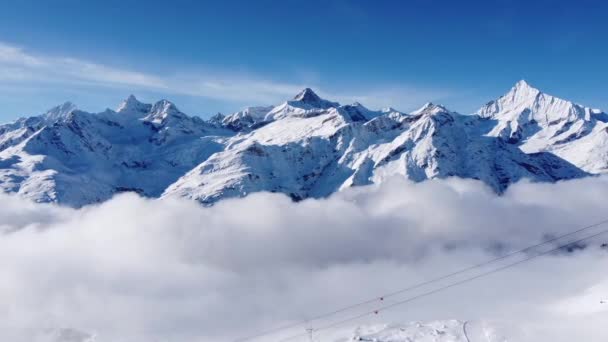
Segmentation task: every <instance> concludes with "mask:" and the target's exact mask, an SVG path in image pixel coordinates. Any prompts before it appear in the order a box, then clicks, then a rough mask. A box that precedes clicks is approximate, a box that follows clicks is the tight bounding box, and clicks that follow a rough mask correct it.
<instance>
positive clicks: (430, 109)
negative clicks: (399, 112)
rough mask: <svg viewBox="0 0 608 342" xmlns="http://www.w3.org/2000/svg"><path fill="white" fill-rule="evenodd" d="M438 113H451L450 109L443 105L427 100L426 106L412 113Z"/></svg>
mask: <svg viewBox="0 0 608 342" xmlns="http://www.w3.org/2000/svg"><path fill="white" fill-rule="evenodd" d="M437 113H450V111H449V110H448V109H447V108H445V107H444V106H442V105H438V104H434V103H432V102H427V103H425V104H424V106H422V107H420V108H419V109H417V110H415V111H413V112H412V113H411V114H412V115H420V114H437Z"/></svg>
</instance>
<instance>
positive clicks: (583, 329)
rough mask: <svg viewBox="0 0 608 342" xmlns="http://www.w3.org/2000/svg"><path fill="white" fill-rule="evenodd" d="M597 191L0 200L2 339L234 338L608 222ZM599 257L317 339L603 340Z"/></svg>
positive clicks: (605, 283)
mask: <svg viewBox="0 0 608 342" xmlns="http://www.w3.org/2000/svg"><path fill="white" fill-rule="evenodd" d="M607 192H608V179H607V178H588V179H583V180H576V181H570V182H562V183H557V184H553V185H552V184H529V183H520V184H516V185H514V186H512V187H511V188H510V189H509V190H508V191H507V192H506V193H505V194H504V195H503V196H501V197H497V196H496V195H495V194H494V193H493V192H492V191H491V190H489V189H487V188H486V187H485V186H484V185H483V184H481V183H479V182H475V181H465V180H460V179H449V180H440V181H429V182H424V183H420V184H414V183H409V182H406V181H402V180H397V179H395V180H393V181H391V182H388V183H385V184H383V185H381V186H369V187H363V188H355V189H352V190H349V191H346V192H343V193H339V194H336V195H334V196H332V197H331V198H329V199H324V200H306V201H303V202H301V203H297V204H294V203H292V202H291V201H290V200H289V199H288V198H286V197H284V196H282V195H277V194H266V193H261V194H253V195H251V196H249V197H247V198H244V199H233V200H225V201H223V202H220V203H219V204H217V205H216V206H214V207H212V208H203V207H200V206H199V205H197V204H195V203H192V202H187V201H181V200H147V199H142V198H139V197H137V196H135V195H130V194H125V195H121V196H118V197H116V198H114V199H112V200H110V201H108V202H106V203H103V204H101V205H97V206H91V207H85V208H82V209H78V210H74V209H68V208H61V207H57V206H54V205H41V204H32V203H29V202H26V201H23V200H20V199H18V198H16V197H13V196H8V195H2V196H0V203H1V205H0V231H2V232H3V233H2V235H0V279H2V282H0V315H1V316H2V317H4V319H3V320H1V321H0V339H1V340H11V341H32V340H36V339H39V340H42V339H44V338H46V339H47V340H48V339H49V338H57V336H59V335H63V336H64V337H65V336H68V335H69V336H72V337H73V336H75V335H78V334H79V331H82V332H86V333H87V334H91V335H95V336H96V340H97V341H230V340H233V339H234V338H236V337H239V336H244V335H248V334H251V333H255V332H257V331H260V330H265V329H267V328H269V327H274V326H277V325H279V326H280V325H282V324H288V323H291V322H294V321H299V320H305V319H308V318H310V317H312V316H315V315H317V314H319V313H323V312H327V311H331V310H332V309H335V308H338V307H341V306H343V305H346V304H350V303H353V302H358V301H360V300H362V299H368V298H373V297H374V296H376V295H379V294H382V293H386V292H391V291H393V290H395V289H399V288H403V287H406V286H408V285H410V284H415V283H417V282H419V281H423V280H425V279H430V278H433V277H436V276H439V275H442V274H445V273H450V272H452V271H454V270H457V269H460V268H463V267H466V266H469V265H472V264H476V263H479V262H481V261H484V260H487V259H490V258H492V257H493V256H496V255H497V253H501V252H504V251H507V250H513V249H517V248H522V247H525V246H527V245H530V244H534V243H537V242H539V241H541V240H542V239H544V238H546V237H547V236H548V235H555V234H560V233H565V232H568V231H571V230H574V229H576V228H580V227H581V226H583V225H587V224H591V223H594V222H597V221H600V220H603V219H606V218H607V217H605V216H606V213H607V212H608V210H607V209H608V203H607V202H606V201H605V200H604V198H605V194H606V193H607ZM604 228H606V227H604ZM598 229H599V228H598ZM606 240H608V238H606ZM601 241H603V240H597V241H595V243H594V246H595V245H598V244H599V242H601ZM607 261H608V255H607V254H606V252H605V251H604V250H602V249H600V248H599V247H593V248H588V249H586V250H584V251H580V252H577V253H572V254H565V253H559V254H555V255H551V256H547V257H543V258H541V259H539V260H537V261H534V262H532V263H529V264H524V265H522V266H521V267H517V268H514V269H512V270H509V271H505V272H502V273H499V274H495V275H493V276H491V277H488V278H484V279H480V280H477V281H475V282H472V283H469V284H467V285H463V286H462V287H458V288H453V289H450V290H448V291H445V292H442V293H439V294H437V295H433V296H430V297H427V298H424V299H420V300H419V301H415V302H412V303H410V304H408V305H405V306H403V307H400V308H395V309H394V310H390V311H386V312H382V313H381V314H380V315H377V316H374V317H371V318H365V319H362V320H358V321H354V322H352V323H349V324H347V325H346V326H343V327H340V328H339V329H337V330H335V329H330V330H327V331H324V332H323V334H324V335H323V336H324V337H325V338H326V339H328V338H330V337H331V336H335V335H336V334H338V335H340V334H344V332H343V330H342V329H345V330H346V331H352V329H353V326H356V325H359V324H370V323H375V322H407V321H411V320H439V319H461V320H469V319H472V320H474V319H484V320H488V321H493V322H499V323H496V325H497V326H498V327H501V328H502V329H505V330H506V332H507V333H508V334H511V335H512V336H516V337H514V338H513V340H522V341H524V340H530V341H532V340H533V339H534V338H538V336H543V338H544V337H547V336H550V335H551V334H553V335H555V336H551V339H546V340H552V341H567V340H568V339H567V338H572V336H575V337H576V339H577V340H585V341H604V340H605V338H606V337H608V336H607V335H606V334H607V333H606V331H605V329H603V328H601V327H602V326H603V323H602V322H605V320H606V318H608V307H602V306H601V305H600V304H599V301H600V300H601V299H608V298H599V297H601V296H602V295H603V296H608V293H606V291H608V275H607V274H606V272H605V269H606V268H605V265H606V262H607ZM424 290H428V289H420V292H424ZM413 294H415V293H406V294H403V295H402V296H397V297H396V298H391V301H398V300H401V299H404V298H407V297H408V296H409V295H413ZM388 303H389V301H387V304H388ZM375 306H377V303H374V304H372V305H370V306H367V307H361V308H358V310H359V311H352V312H346V313H344V314H343V315H342V316H340V315H338V316H337V317H332V318H331V319H330V320H323V321H315V322H313V323H312V324H315V325H317V326H322V325H323V324H327V323H330V322H331V321H332V320H334V321H335V320H339V319H341V318H344V317H347V316H349V315H352V314H357V313H358V312H362V311H366V310H370V309H372V308H374V307H375ZM503 327H509V328H508V329H507V328H503ZM61 329H64V330H61ZM70 329H73V330H70ZM302 329H303V328H301V327H299V328H296V329H292V330H289V331H286V332H285V333H286V334H288V335H289V334H293V333H300V332H302V331H303V330H302ZM602 334H603V335H602ZM86 336H87V335H82V336H81V337H79V338H80V340H84V339H85V337H86ZM342 336H348V335H347V334H346V335H342ZM276 338H278V336H274V337H266V338H263V339H261V341H274V340H276Z"/></svg>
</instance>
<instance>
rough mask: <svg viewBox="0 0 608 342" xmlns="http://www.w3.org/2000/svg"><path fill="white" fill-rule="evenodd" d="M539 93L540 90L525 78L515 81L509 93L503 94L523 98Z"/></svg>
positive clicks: (513, 97)
mask: <svg viewBox="0 0 608 342" xmlns="http://www.w3.org/2000/svg"><path fill="white" fill-rule="evenodd" d="M539 94H541V91H540V90H538V89H537V88H534V87H533V86H531V85H530V84H529V83H528V82H526V81H525V80H520V81H519V82H517V83H515V85H514V86H513V88H511V90H510V91H509V93H507V95H505V96H506V97H509V98H512V99H524V98H531V97H536V96H538V95H539Z"/></svg>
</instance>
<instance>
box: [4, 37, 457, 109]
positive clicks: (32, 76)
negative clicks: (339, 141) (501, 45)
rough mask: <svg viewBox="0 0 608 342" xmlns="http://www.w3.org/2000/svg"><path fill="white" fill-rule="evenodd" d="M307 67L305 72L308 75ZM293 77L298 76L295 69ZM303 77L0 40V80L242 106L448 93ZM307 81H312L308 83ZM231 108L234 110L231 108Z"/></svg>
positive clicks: (376, 103)
mask: <svg viewBox="0 0 608 342" xmlns="http://www.w3.org/2000/svg"><path fill="white" fill-rule="evenodd" d="M310 73H311V72H310V71H307V72H306V73H305V74H306V75H309V74H310ZM294 75H295V76H296V77H299V76H302V75H301V73H299V72H297V71H295V72H294ZM313 78H314V80H312V81H311V78H310V76H307V77H303V78H302V81H300V82H284V81H277V80H274V79H272V78H270V77H264V76H261V75H258V74H255V73H250V72H241V71H239V72H235V71H226V70H224V71H218V70H216V69H209V70H204V71H196V72H193V71H192V70H174V72H172V73H168V74H163V75H158V74H154V73H146V72H140V71H135V70H129V69H125V68H121V67H115V66H109V65H105V64H101V63H95V62H91V61H85V60H81V59H77V58H72V57H56V56H46V55H42V54H36V53H31V52H28V51H27V50H26V49H24V48H21V47H17V46H14V45H10V44H6V43H2V42H0V84H2V83H4V84H5V85H6V84H11V83H15V84H16V83H19V84H21V85H23V84H29V85H51V84H53V85H60V86H61V87H65V88H70V87H72V88H75V87H81V86H90V87H105V88H120V89H125V92H135V91H152V92H155V93H159V94H166V95H168V96H170V95H172V94H173V95H187V96H193V97H204V98H210V99H214V100H220V101H229V102H234V103H235V104H238V105H239V106H242V105H259V104H275V103H279V102H282V101H284V100H286V99H289V98H290V97H292V96H293V95H295V94H296V93H298V92H299V91H300V90H301V89H302V88H304V87H312V88H315V90H317V91H318V92H319V94H320V95H322V96H325V97H327V98H329V99H332V100H338V101H340V102H344V103H350V102H355V101H358V102H361V103H363V104H365V105H367V106H369V107H370V108H380V107H387V106H393V107H397V108H399V109H412V108H415V107H416V106H419V105H421V104H422V103H423V102H426V101H433V100H437V99H441V98H444V97H446V96H449V95H451V92H450V91H447V90H445V89H431V88H421V87H414V86H409V85H398V84H397V85H387V86H374V87H370V88H369V89H365V87H360V86H359V87H357V88H356V89H355V87H350V86H344V87H341V89H340V91H334V90H332V89H331V88H330V87H328V86H327V85H324V84H320V82H319V77H318V76H317V77H313ZM311 82H312V84H311ZM235 109H236V108H235Z"/></svg>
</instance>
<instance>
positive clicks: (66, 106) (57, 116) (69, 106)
mask: <svg viewBox="0 0 608 342" xmlns="http://www.w3.org/2000/svg"><path fill="white" fill-rule="evenodd" d="M77 109H78V108H77V107H76V105H75V104H73V103H72V102H69V101H67V102H65V103H63V104H61V105H59V106H55V107H53V108H51V109H49V110H48V111H47V112H46V113H45V114H44V117H45V118H46V119H47V120H50V121H57V120H61V119H63V118H66V117H67V116H68V115H70V114H71V113H72V112H73V111H75V110H77Z"/></svg>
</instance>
